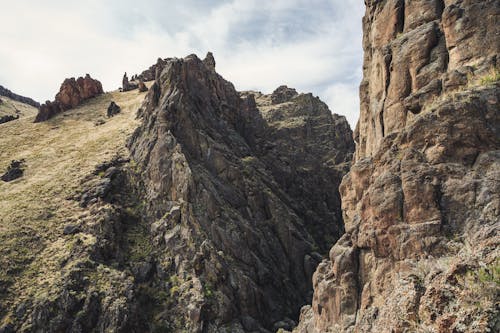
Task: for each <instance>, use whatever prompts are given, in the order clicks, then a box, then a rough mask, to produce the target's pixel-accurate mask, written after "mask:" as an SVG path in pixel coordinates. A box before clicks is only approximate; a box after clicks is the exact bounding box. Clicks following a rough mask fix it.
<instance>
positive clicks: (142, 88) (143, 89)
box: [139, 80, 148, 92]
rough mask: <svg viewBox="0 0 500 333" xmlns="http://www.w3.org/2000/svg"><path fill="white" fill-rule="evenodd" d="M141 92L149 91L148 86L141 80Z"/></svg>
mask: <svg viewBox="0 0 500 333" xmlns="http://www.w3.org/2000/svg"><path fill="white" fill-rule="evenodd" d="M139 91H140V92H145V91H148V87H146V85H145V84H144V82H143V81H142V80H139Z"/></svg>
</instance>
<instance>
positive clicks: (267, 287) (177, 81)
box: [0, 55, 354, 333]
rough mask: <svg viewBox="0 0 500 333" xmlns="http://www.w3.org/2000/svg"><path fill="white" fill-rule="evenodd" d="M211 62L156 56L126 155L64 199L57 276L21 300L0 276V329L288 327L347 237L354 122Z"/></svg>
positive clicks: (241, 332) (208, 331) (209, 332)
mask: <svg viewBox="0 0 500 333" xmlns="http://www.w3.org/2000/svg"><path fill="white" fill-rule="evenodd" d="M212 60H213V59H211V57H209V56H207V58H206V59H205V60H204V61H202V60H200V59H198V57H196V56H194V55H191V56H188V57H186V58H184V59H170V60H167V61H162V62H159V63H158V64H157V65H158V66H157V67H156V73H155V77H156V79H155V82H154V83H153V84H152V86H151V88H150V89H149V91H148V93H147V94H144V95H145V100H144V103H143V104H142V106H141V107H140V109H139V112H138V116H139V119H140V121H141V124H140V126H139V127H138V128H137V130H136V131H135V132H134V134H133V135H132V137H131V138H130V141H129V143H128V146H129V149H130V153H131V158H130V159H129V158H128V157H120V156H117V157H116V158H113V159H112V160H110V161H108V162H105V163H100V164H99V165H97V166H96V167H95V170H94V171H93V172H91V173H89V174H88V175H87V176H85V177H84V178H83V179H81V180H80V185H79V186H78V190H77V192H76V193H73V194H71V195H69V196H68V197H67V200H72V201H73V202H72V203H71V204H73V205H75V204H76V206H78V207H79V209H78V210H79V213H78V214H76V213H75V215H76V216H74V218H71V219H68V220H64V221H63V222H62V223H59V224H58V225H57V228H58V230H56V232H55V234H57V236H58V238H59V240H58V242H60V244H62V246H61V248H62V249H63V250H64V256H65V257H64V258H65V259H64V260H60V261H57V263H56V266H57V267H55V269H56V271H57V272H58V273H57V278H56V279H51V280H44V278H45V276H41V277H40V279H43V281H45V282H43V283H44V285H43V288H41V289H43V290H41V291H40V290H38V288H36V297H26V298H22V297H16V295H15V293H16V292H18V291H17V290H14V289H9V288H10V286H12V282H11V280H9V279H6V278H4V279H3V280H2V279H0V304H1V305H2V306H1V307H0V318H1V322H0V331H1V330H3V332H9V331H14V332H92V331H98V332H199V333H201V332H203V333H216V332H217V333H223V332H227V333H233V332H235V333H246V332H248V333H250V332H260V333H269V332H275V331H276V330H278V329H280V328H283V329H291V328H292V327H293V326H294V325H295V324H296V323H295V320H296V318H298V315H299V310H300V308H301V307H302V306H303V305H304V304H307V303H309V302H310V301H311V296H312V274H313V272H314V270H315V268H316V266H317V264H318V263H319V262H320V261H321V259H322V258H323V257H322V255H324V254H325V253H326V252H327V251H328V248H329V247H330V246H331V244H332V243H334V242H335V241H336V240H337V239H338V238H339V237H340V235H341V234H343V232H344V231H343V228H342V221H341V214H340V199H339V198H340V194H339V192H338V186H339V184H340V181H341V179H342V177H343V176H344V175H345V173H346V172H347V170H348V168H349V165H350V161H351V159H352V153H353V151H354V141H353V139H352V131H351V130H350V128H349V125H348V124H347V121H346V120H345V118H344V117H340V116H337V115H332V113H331V112H330V110H329V109H328V107H327V106H326V105H325V104H324V103H323V102H321V101H320V100H319V99H318V98H317V97H314V96H312V95H311V94H298V93H296V94H294V96H290V97H289V98H288V99H287V101H286V102H284V103H278V102H276V101H275V102H273V101H272V99H273V97H272V95H264V94H261V93H258V92H237V91H236V90H235V88H234V86H233V85H232V84H231V83H229V82H228V81H226V80H224V79H223V78H222V77H221V76H219V75H218V74H217V73H216V72H215V67H214V64H215V61H212ZM132 95H136V94H132ZM126 97H127V95H123V94H121V97H120V100H121V98H126ZM125 117H126V115H124V117H122V118H125ZM51 232H52V230H51ZM56 238H57V237H56ZM19 265H21V264H19ZM59 265H60V266H59ZM16 267H18V266H16ZM30 274H33V275H36V278H37V282H38V281H39V280H40V279H38V277H39V275H37V274H36V273H30ZM30 276H31V275H30ZM0 277H3V275H2V276H0ZM9 278H10V276H9ZM2 288H3V289H2ZM11 290H12V291H11Z"/></svg>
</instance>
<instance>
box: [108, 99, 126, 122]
mask: <svg viewBox="0 0 500 333" xmlns="http://www.w3.org/2000/svg"><path fill="white" fill-rule="evenodd" d="M121 111H122V109H121V108H120V106H118V104H116V103H115V102H114V101H111V103H110V104H109V106H108V110H107V111H106V115H107V116H108V118H111V117H113V116H115V115H117V114H118V113H120V112H121Z"/></svg>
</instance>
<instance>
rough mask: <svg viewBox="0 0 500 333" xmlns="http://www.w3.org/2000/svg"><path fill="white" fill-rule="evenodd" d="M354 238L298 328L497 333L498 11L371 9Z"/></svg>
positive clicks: (348, 206) (327, 266)
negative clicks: (495, 332)
mask: <svg viewBox="0 0 500 333" xmlns="http://www.w3.org/2000/svg"><path fill="white" fill-rule="evenodd" d="M365 3H366V14H365V17H364V19H363V28H364V39H363V47H364V52H365V56H364V66H363V73H364V78H363V82H362V83H361V89H360V94H361V96H360V97H361V114H360V120H359V123H358V126H357V129H356V131H355V140H356V143H357V146H356V153H355V158H354V164H353V166H352V169H351V171H350V172H349V174H348V175H347V176H346V177H345V178H344V180H343V182H342V184H341V187H340V192H341V196H342V210H343V216H344V223H345V231H346V233H345V235H343V236H342V238H341V239H340V240H339V241H338V242H337V243H336V244H335V245H334V246H333V248H332V249H331V250H330V254H329V257H330V260H328V261H324V262H322V263H321V264H320V265H319V267H318V269H317V270H316V272H315V274H314V278H313V284H314V297H313V302H312V306H311V307H305V308H303V310H302V313H301V323H300V325H299V327H298V328H297V329H296V332H301V333H302V332H308V333H313V332H494V331H498V330H499V329H500V322H499V321H498V318H499V317H498V311H499V303H498V299H499V283H500V280H499V278H500V261H499V254H500V253H499V240H500V234H499V230H500V222H499V219H498V216H499V213H500V199H499V196H498V193H500V184H499V179H500V173H499V170H500V112H499V98H500V90H499V87H500V83H499V78H500V74H499V69H498V68H499V67H498V66H499V64H498V51H499V50H500V37H499V36H500V26H499V25H498V20H499V16H500V3H499V2H498V1H494V0H491V1H489V0H485V1H472V0H456V1H453V0H449V1H439V0H432V1H403V0H387V1H365Z"/></svg>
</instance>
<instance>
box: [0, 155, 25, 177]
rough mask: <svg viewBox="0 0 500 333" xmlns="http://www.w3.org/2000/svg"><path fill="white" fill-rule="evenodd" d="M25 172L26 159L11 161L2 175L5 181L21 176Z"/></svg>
mask: <svg viewBox="0 0 500 333" xmlns="http://www.w3.org/2000/svg"><path fill="white" fill-rule="evenodd" d="M23 174H24V160H19V161H11V162H10V165H9V167H8V168H7V171H6V172H5V173H4V174H3V175H2V177H1V179H2V180H3V181H4V182H10V181H13V180H16V179H18V178H21V177H22V176H23Z"/></svg>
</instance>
